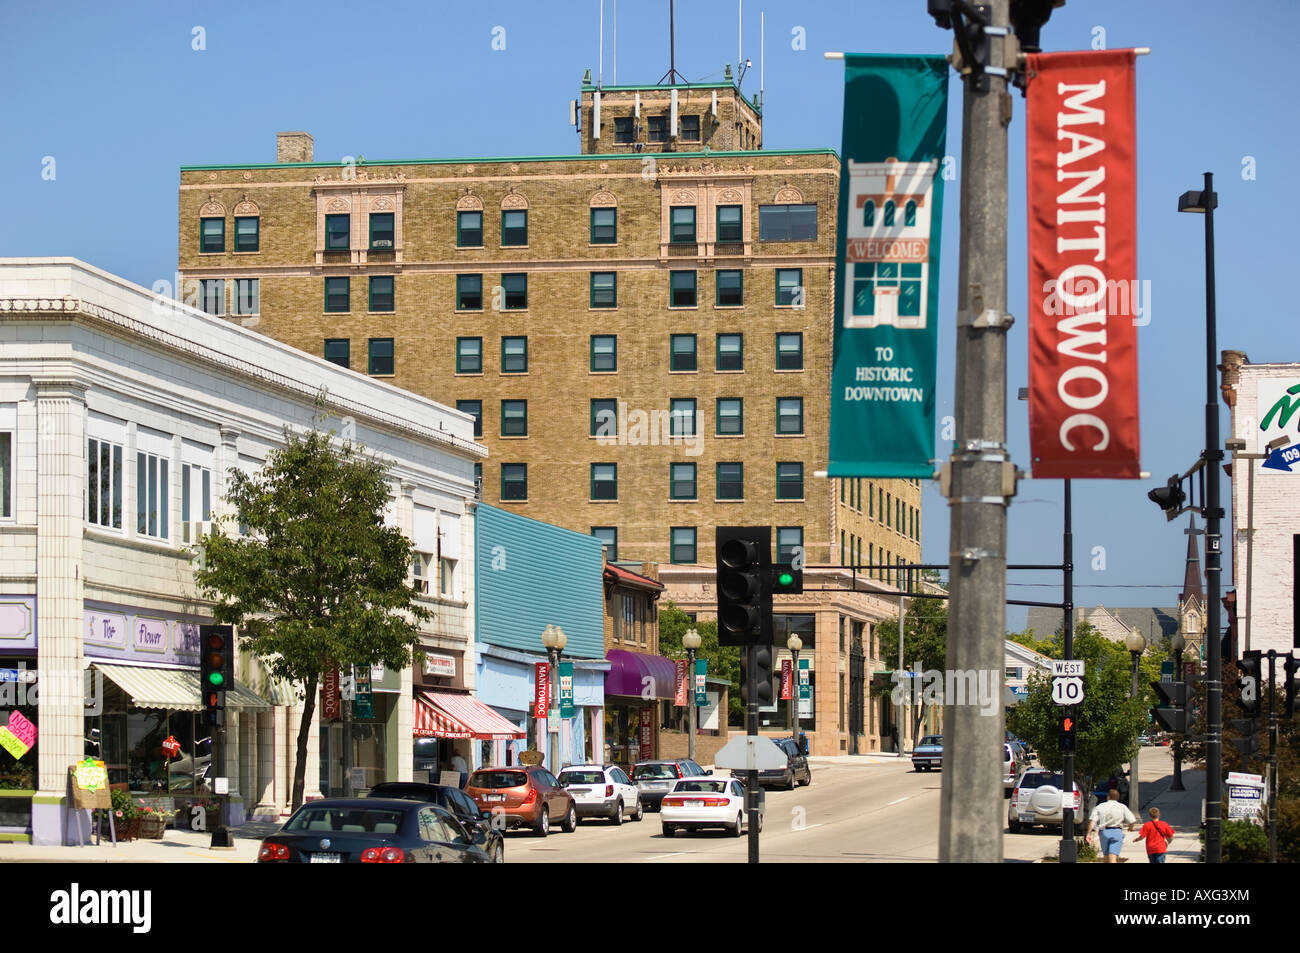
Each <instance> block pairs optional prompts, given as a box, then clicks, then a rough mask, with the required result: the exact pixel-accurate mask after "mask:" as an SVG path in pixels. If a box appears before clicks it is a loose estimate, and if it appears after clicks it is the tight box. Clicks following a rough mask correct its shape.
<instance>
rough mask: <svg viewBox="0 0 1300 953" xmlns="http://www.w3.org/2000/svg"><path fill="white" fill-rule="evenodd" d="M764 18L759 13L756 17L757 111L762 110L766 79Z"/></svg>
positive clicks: (764, 14) (765, 25)
mask: <svg viewBox="0 0 1300 953" xmlns="http://www.w3.org/2000/svg"><path fill="white" fill-rule="evenodd" d="M766 16H767V14H766V13H765V12H760V13H759V15H758V108H759V109H762V108H763V83H764V80H765V79H766V78H767V76H766V74H765V73H764V71H763V70H764V67H765V65H766V60H765V59H764V55H765V54H766V52H767V33H766V29H767V24H766V22H765V21H764V18H765V17H766Z"/></svg>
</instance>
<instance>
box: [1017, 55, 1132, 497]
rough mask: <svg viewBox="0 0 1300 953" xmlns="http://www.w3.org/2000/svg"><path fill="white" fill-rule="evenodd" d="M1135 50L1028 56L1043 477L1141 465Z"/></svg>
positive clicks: (1033, 387) (1032, 340)
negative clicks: (1137, 316)
mask: <svg viewBox="0 0 1300 953" xmlns="http://www.w3.org/2000/svg"><path fill="white" fill-rule="evenodd" d="M1134 60H1135V53H1134V51H1133V50H1089V51H1082V52H1073V53H1034V54H1030V55H1029V57H1028V70H1027V75H1028V88H1027V90H1026V93H1025V98H1026V106H1025V113H1026V139H1027V141H1026V144H1025V153H1026V156H1027V161H1028V175H1027V178H1028V183H1029V202H1028V208H1029V443H1030V452H1031V455H1032V457H1033V475H1034V477H1035V478H1039V479H1041V478H1044V477H1046V478H1052V479H1054V478H1066V479H1077V478H1089V477H1091V478H1126V479H1135V478H1137V477H1138V475H1139V473H1140V471H1141V469H1142V468H1141V465H1140V462H1139V460H1138V455H1139V454H1138V451H1139V446H1138V437H1139V434H1138V359H1137V328H1138V321H1137V319H1136V317H1135V316H1136V315H1137V314H1138V307H1137V302H1136V300H1135V299H1136V298H1137V291H1138V282H1137V215H1136V195H1137V148H1136V103H1137V93H1136V86H1135V72H1136V68H1135V65H1134Z"/></svg>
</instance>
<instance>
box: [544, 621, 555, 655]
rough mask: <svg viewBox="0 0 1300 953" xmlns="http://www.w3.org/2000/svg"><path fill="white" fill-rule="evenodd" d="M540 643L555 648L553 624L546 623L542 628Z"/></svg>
mask: <svg viewBox="0 0 1300 953" xmlns="http://www.w3.org/2000/svg"><path fill="white" fill-rule="evenodd" d="M542 645H544V646H546V647H547V648H548V649H553V648H555V626H553V625H548V626H547V627H546V628H545V629H543V630H542Z"/></svg>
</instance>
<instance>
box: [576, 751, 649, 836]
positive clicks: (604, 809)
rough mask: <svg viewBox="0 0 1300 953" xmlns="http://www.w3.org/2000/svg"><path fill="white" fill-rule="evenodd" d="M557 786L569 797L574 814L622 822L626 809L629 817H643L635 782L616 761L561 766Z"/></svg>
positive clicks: (643, 810) (633, 818)
mask: <svg viewBox="0 0 1300 953" xmlns="http://www.w3.org/2000/svg"><path fill="white" fill-rule="evenodd" d="M559 782H560V787H562V788H564V789H565V790H566V791H568V792H569V794H570V795H572V796H573V802H574V804H575V805H577V808H578V817H580V818H582V817H607V818H609V819H610V820H611V821H613V822H614V823H615V824H622V823H623V812H624V811H627V810H630V811H631V812H632V820H634V821H639V820H641V818H643V817H645V809H644V808H643V807H642V806H641V798H640V797H639V796H638V793H637V788H636V785H635V784H633V783H632V781H631V779H630V778H629V777H628V776H627V775H626V774H625V773H624V772H623V769H622V768H620V767H619V766H618V765H616V764H574V765H570V766H569V767H567V768H565V769H563V770H562V771H561V772H560V777H559Z"/></svg>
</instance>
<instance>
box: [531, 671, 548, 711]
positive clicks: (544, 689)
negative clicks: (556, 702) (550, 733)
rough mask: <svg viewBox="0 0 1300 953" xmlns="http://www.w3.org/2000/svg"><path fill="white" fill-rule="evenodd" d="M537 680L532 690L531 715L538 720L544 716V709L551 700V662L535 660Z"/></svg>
mask: <svg viewBox="0 0 1300 953" xmlns="http://www.w3.org/2000/svg"><path fill="white" fill-rule="evenodd" d="M535 668H536V671H537V675H536V678H537V681H536V683H535V685H534V690H533V699H534V701H533V717H534V718H537V719H538V720H540V719H543V718H545V717H546V710H547V709H548V708H549V707H550V702H551V663H550V662H537V663H536V666H535Z"/></svg>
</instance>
